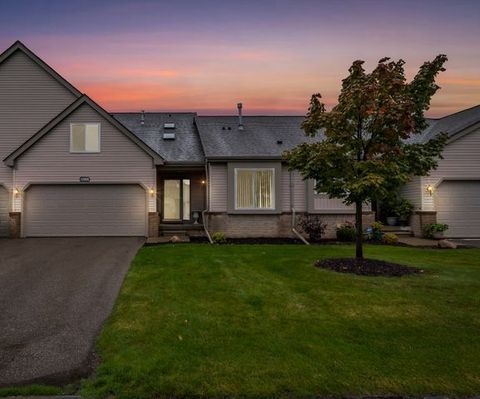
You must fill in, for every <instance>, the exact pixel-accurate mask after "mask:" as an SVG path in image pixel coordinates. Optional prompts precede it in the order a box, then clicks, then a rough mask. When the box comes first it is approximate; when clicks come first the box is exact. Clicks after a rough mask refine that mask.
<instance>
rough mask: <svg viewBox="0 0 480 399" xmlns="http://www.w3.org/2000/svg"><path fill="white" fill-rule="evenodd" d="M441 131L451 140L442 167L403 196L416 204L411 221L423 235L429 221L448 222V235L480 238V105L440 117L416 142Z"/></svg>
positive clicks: (412, 184) (409, 186) (405, 189)
mask: <svg viewBox="0 0 480 399" xmlns="http://www.w3.org/2000/svg"><path fill="white" fill-rule="evenodd" d="M441 132H446V133H448V136H449V140H448V142H447V145H446V147H445V149H444V151H443V154H442V155H443V159H441V160H440V161H439V162H438V168H437V169H436V170H433V171H431V172H430V175H429V176H427V177H415V178H413V179H412V181H411V182H410V183H408V184H407V185H405V186H404V187H403V188H402V191H401V192H402V195H403V196H404V197H405V198H407V199H409V200H410V201H411V202H412V203H413V204H414V206H415V213H414V215H413V217H412V220H411V224H412V228H413V231H414V233H415V235H421V229H422V227H423V226H424V225H425V224H427V223H433V222H438V223H447V224H448V225H449V229H448V230H447V231H446V232H445V236H447V237H480V106H476V107H472V108H469V109H466V110H463V111H460V112H457V113H455V114H452V115H448V116H445V117H443V118H440V119H430V120H429V127H428V128H427V129H426V130H425V131H424V132H422V134H420V135H414V136H413V137H412V138H411V141H412V142H425V141H427V140H429V139H430V138H432V137H435V136H436V135H438V134H439V133H441Z"/></svg>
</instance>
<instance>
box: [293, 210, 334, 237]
mask: <svg viewBox="0 0 480 399" xmlns="http://www.w3.org/2000/svg"><path fill="white" fill-rule="evenodd" d="M298 225H299V226H300V227H301V229H302V230H303V231H304V232H305V233H307V234H308V237H309V238H310V240H312V241H320V239H321V238H322V236H323V233H325V228H326V227H327V225H326V224H325V223H322V219H321V218H320V216H312V215H308V216H300V217H299V218H298Z"/></svg>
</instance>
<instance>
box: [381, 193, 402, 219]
mask: <svg viewBox="0 0 480 399" xmlns="http://www.w3.org/2000/svg"><path fill="white" fill-rule="evenodd" d="M397 198H398V197H397V196H396V195H392V196H391V197H389V198H385V199H384V200H383V201H382V208H383V209H382V210H383V214H384V215H385V220H386V221H387V225H388V226H396V225H397V223H398V215H397V209H396V208H397V202H398V199H397Z"/></svg>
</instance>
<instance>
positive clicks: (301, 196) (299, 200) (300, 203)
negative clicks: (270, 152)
mask: <svg viewBox="0 0 480 399" xmlns="http://www.w3.org/2000/svg"><path fill="white" fill-rule="evenodd" d="M290 173H291V176H292V188H293V204H291V203H290V199H291V196H290ZM306 194H307V183H306V182H305V181H304V180H303V179H302V176H301V175H300V173H299V172H297V171H293V172H290V171H289V170H288V168H287V166H286V165H283V166H282V187H281V196H282V211H283V212H290V211H291V210H292V208H295V211H296V212H306V210H307V198H306Z"/></svg>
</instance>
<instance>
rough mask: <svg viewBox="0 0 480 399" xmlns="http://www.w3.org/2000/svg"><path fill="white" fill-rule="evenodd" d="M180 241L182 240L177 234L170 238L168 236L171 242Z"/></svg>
mask: <svg viewBox="0 0 480 399" xmlns="http://www.w3.org/2000/svg"><path fill="white" fill-rule="evenodd" d="M180 241H182V240H181V239H180V237H179V236H172V238H170V242H173V243H176V242H180Z"/></svg>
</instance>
